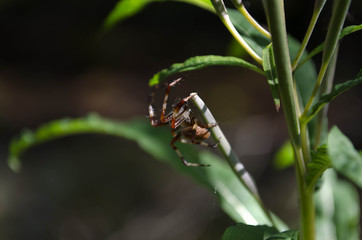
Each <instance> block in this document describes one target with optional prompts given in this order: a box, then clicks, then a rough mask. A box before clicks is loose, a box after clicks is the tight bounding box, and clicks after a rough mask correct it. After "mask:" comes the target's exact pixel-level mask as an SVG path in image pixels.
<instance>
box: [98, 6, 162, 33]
mask: <svg viewBox="0 0 362 240" xmlns="http://www.w3.org/2000/svg"><path fill="white" fill-rule="evenodd" d="M154 1H156V0H120V1H118V3H117V4H116V6H115V7H114V8H113V10H112V11H111V12H110V13H109V14H108V16H107V18H106V19H105V21H104V24H103V25H104V26H103V27H104V28H105V29H106V30H107V29H109V28H111V27H112V26H113V25H114V24H116V23H117V22H120V21H122V20H124V19H127V18H129V17H132V16H133V15H135V14H137V13H138V12H140V11H141V10H142V9H144V8H145V7H146V6H147V5H148V4H150V3H151V2H154Z"/></svg>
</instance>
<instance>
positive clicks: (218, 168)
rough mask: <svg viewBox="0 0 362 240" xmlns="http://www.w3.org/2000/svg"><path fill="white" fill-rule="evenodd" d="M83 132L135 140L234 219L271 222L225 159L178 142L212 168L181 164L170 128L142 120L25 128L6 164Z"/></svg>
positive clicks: (191, 157) (64, 122) (66, 122)
mask: <svg viewBox="0 0 362 240" xmlns="http://www.w3.org/2000/svg"><path fill="white" fill-rule="evenodd" d="M86 133H99V134H108V135H114V136H118V137H122V138H126V139H129V140H132V141H135V142H137V143H138V145H139V146H140V148H141V149H143V150H144V151H145V152H147V153H149V154H150V155H152V156H153V157H154V158H156V159H158V160H160V161H163V162H165V163H168V164H170V165H171V166H172V167H174V168H175V169H176V170H178V171H180V172H182V173H184V174H187V175H189V176H190V177H192V178H193V179H194V180H196V181H197V182H199V183H200V184H201V185H203V186H204V187H205V188H206V189H208V190H209V191H210V192H212V193H213V194H214V195H215V196H216V197H217V198H218V200H219V201H220V205H221V207H222V209H223V210H224V211H225V212H226V213H227V214H228V215H229V216H230V217H231V218H233V219H234V220H235V221H238V222H245V223H248V224H254V225H256V224H271V223H270V221H269V220H268V217H267V216H266V215H265V212H264V211H263V209H262V208H261V207H260V205H259V203H258V202H257V201H256V200H255V198H254V197H253V196H252V194H251V193H250V192H249V191H248V190H247V189H246V188H245V186H244V185H243V184H242V183H241V182H240V181H239V179H238V178H237V177H236V175H235V174H234V173H233V171H232V170H231V169H230V167H229V166H228V165H227V164H226V163H225V162H224V161H222V160H221V159H220V158H219V157H217V156H216V155H214V154H211V153H210V152H207V151H200V152H198V151H196V150H195V149H194V147H193V146H191V145H187V144H181V143H177V146H178V147H179V149H180V151H181V152H182V154H183V155H184V156H185V158H186V159H187V160H188V161H190V162H200V163H205V164H211V167H186V166H184V165H183V164H182V163H181V161H180V159H179V157H178V156H177V154H176V153H175V151H174V150H173V149H172V148H171V146H170V141H171V138H172V135H171V133H170V129H169V128H168V127H164V128H153V127H152V126H151V125H150V123H149V121H146V120H145V119H135V120H133V121H130V122H118V121H112V120H108V119H104V118H101V117H99V116H97V115H94V114H93V115H90V116H88V117H85V118H77V119H69V118H68V119H61V120H56V121H52V122H50V123H47V124H44V125H43V126H40V127H39V128H38V129H36V130H35V131H29V130H28V131H26V132H24V133H23V134H22V135H20V136H19V137H17V138H14V139H13V140H12V141H11V144H10V147H9V166H10V167H11V168H12V169H14V170H20V157H21V155H22V154H23V153H24V152H25V151H27V150H28V149H29V148H31V147H35V146H36V145H38V144H41V143H44V142H47V141H51V140H54V139H57V138H61V137H65V136H71V135H75V134H86ZM274 218H275V222H277V223H279V224H278V225H277V227H278V228H279V229H285V228H286V227H285V225H284V224H283V223H282V222H281V221H280V220H279V219H277V218H276V217H274Z"/></svg>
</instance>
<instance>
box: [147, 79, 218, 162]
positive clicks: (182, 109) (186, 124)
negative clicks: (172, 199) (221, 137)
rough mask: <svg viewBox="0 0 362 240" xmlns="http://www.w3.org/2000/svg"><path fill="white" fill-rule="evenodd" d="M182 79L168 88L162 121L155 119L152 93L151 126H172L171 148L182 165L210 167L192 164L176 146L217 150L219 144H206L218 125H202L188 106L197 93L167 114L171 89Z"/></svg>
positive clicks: (150, 104)
mask: <svg viewBox="0 0 362 240" xmlns="http://www.w3.org/2000/svg"><path fill="white" fill-rule="evenodd" d="M180 80H181V78H179V79H176V80H174V81H173V82H171V83H170V84H168V85H167V87H166V92H165V96H164V99H163V105H162V110H161V116H160V119H157V118H156V117H155V108H154V106H153V102H154V96H155V92H153V93H151V95H150V98H149V105H148V112H149V117H150V120H151V125H152V126H154V127H159V126H164V125H170V126H171V129H172V130H171V134H172V136H173V138H172V139H171V146H172V148H173V149H174V150H175V152H176V153H177V155H178V156H179V157H180V159H181V161H182V163H183V164H184V165H186V166H210V165H205V164H199V163H190V162H187V161H186V159H185V158H184V157H183V156H182V154H181V152H180V150H179V149H178V148H177V147H176V146H175V142H176V141H180V142H182V143H192V144H198V145H202V146H205V147H211V148H213V149H215V148H216V146H217V145H218V143H216V144H209V143H207V142H205V140H207V139H208V138H209V137H210V128H212V127H215V126H216V125H217V124H216V123H213V124H201V123H199V122H198V121H197V119H196V118H195V117H194V116H193V115H192V110H191V108H190V107H189V106H188V101H189V100H190V99H191V98H193V97H194V96H195V95H196V93H192V94H190V96H188V97H185V98H183V99H181V100H179V101H178V102H177V103H176V104H175V105H174V107H173V109H172V111H171V112H170V113H168V114H166V108H167V100H168V95H169V93H170V89H171V88H172V87H173V86H175V85H176V84H177V83H178V82H179V81H180Z"/></svg>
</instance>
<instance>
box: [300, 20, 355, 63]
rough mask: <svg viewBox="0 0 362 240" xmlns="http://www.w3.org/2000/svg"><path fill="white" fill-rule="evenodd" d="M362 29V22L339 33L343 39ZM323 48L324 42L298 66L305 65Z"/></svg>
mask: <svg viewBox="0 0 362 240" xmlns="http://www.w3.org/2000/svg"><path fill="white" fill-rule="evenodd" d="M361 29H362V24H360V25H352V26H348V27H345V28H344V29H343V30H342V31H341V34H340V35H339V39H342V38H343V37H345V36H347V35H349V34H351V33H354V32H357V31H359V30H361ZM323 48H324V43H322V44H320V45H318V47H316V48H315V49H313V50H312V51H311V52H310V53H309V54H308V56H306V57H305V58H304V59H303V61H301V62H300V63H299V64H298V66H297V67H298V68H299V67H301V66H302V65H304V64H305V63H306V62H308V61H309V59H311V58H312V57H314V56H315V55H317V54H318V53H320V52H322V51H323Z"/></svg>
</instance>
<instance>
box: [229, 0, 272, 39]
mask: <svg viewBox="0 0 362 240" xmlns="http://www.w3.org/2000/svg"><path fill="white" fill-rule="evenodd" d="M232 2H233V4H234V5H235V7H236V8H237V9H238V10H239V12H240V13H241V14H242V15H243V16H244V17H245V18H246V20H248V22H249V23H250V24H251V25H253V27H255V29H256V30H258V31H259V32H260V33H261V34H263V35H264V36H265V37H267V38H269V39H271V35H270V33H269V32H268V31H267V30H265V29H264V28H263V27H262V26H260V24H259V23H258V22H257V21H256V20H255V19H254V18H253V17H252V16H251V15H250V13H249V12H248V10H247V9H246V8H245V6H244V4H243V3H242V1H241V0H232Z"/></svg>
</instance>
